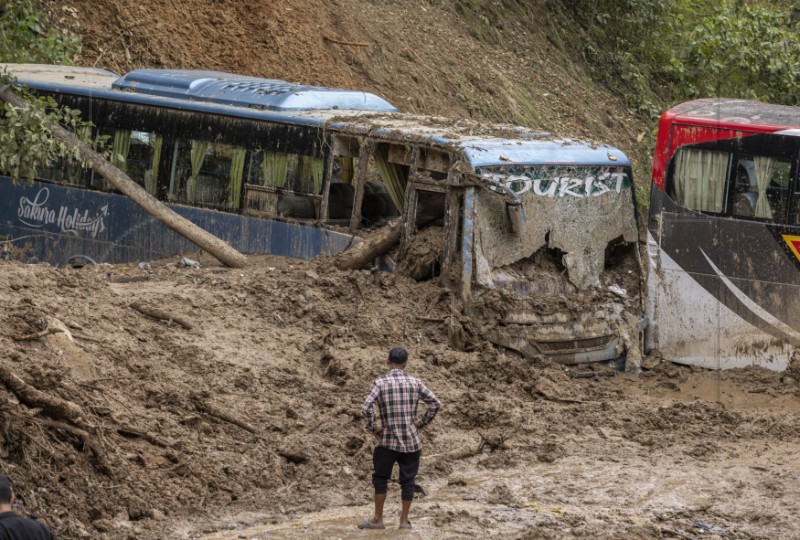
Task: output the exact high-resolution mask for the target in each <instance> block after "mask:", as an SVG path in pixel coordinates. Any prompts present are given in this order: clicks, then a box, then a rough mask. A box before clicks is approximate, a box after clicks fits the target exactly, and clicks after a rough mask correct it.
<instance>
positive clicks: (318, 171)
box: [309, 158, 325, 193]
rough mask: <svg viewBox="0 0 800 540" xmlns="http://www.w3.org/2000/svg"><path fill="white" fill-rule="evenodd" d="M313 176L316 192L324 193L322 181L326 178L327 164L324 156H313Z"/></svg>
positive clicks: (311, 161)
mask: <svg viewBox="0 0 800 540" xmlns="http://www.w3.org/2000/svg"><path fill="white" fill-rule="evenodd" d="M309 161H310V163H309V166H310V167H311V178H312V179H313V180H314V193H322V181H323V180H324V179H325V165H324V163H323V161H322V158H311V159H310V160H309Z"/></svg>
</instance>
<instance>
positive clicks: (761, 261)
mask: <svg viewBox="0 0 800 540" xmlns="http://www.w3.org/2000/svg"><path fill="white" fill-rule="evenodd" d="M721 131H722V130H721ZM798 141H800V138H798V137H792V136H784V135H773V134H745V135H742V136H739V137H733V138H730V137H725V136H724V134H723V135H722V137H721V139H720V140H712V141H708V142H701V143H696V144H686V145H683V146H680V147H679V148H677V150H676V151H675V152H674V154H673V156H672V158H671V159H670V161H669V164H668V167H667V179H666V183H665V190H664V192H662V193H654V194H653V198H652V200H651V204H652V205H653V206H652V207H651V222H650V227H649V229H650V235H649V238H648V254H649V259H650V268H649V275H648V297H649V301H648V315H649V317H650V330H649V336H648V346H649V347H651V348H657V349H659V350H660V351H661V353H662V355H663V356H664V358H666V359H669V360H673V361H677V362H684V363H689V364H694V365H701V366H703V367H709V368H717V369H719V368H731V367H743V366H746V365H752V364H759V365H765V367H772V368H773V369H780V365H782V364H785V363H786V362H788V357H789V354H790V350H791V349H792V347H793V345H792V344H793V343H800V295H799V294H798V293H800V290H798V287H800V256H797V255H795V253H793V252H792V243H791V240H792V238H794V237H795V236H796V237H797V240H798V246H799V247H800V227H797V225H796V224H797V204H798V202H797V198H796V196H795V193H796V192H797V191H798V189H797V157H798ZM654 191H655V190H654ZM798 253H800V251H798Z"/></svg>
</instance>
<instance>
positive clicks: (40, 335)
mask: <svg viewBox="0 0 800 540" xmlns="http://www.w3.org/2000/svg"><path fill="white" fill-rule="evenodd" d="M63 331H64V329H63V328H53V327H52V326H48V327H47V328H45V329H44V330H42V331H41V332H36V333H34V334H26V335H24V336H14V340H15V341H30V340H33V339H41V338H43V337H45V336H49V335H50V334H59V333H61V332H63Z"/></svg>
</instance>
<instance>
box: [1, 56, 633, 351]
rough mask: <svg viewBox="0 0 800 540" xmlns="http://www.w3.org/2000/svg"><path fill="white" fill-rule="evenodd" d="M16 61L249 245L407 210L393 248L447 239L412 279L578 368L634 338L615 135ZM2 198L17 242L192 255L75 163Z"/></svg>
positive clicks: (8, 234) (185, 75) (4, 229)
mask: <svg viewBox="0 0 800 540" xmlns="http://www.w3.org/2000/svg"><path fill="white" fill-rule="evenodd" d="M5 68H6V69H7V70H8V71H9V72H10V73H11V74H12V75H13V76H15V77H16V78H17V80H18V81H19V83H20V84H24V85H26V86H27V87H28V88H30V89H31V90H32V91H34V92H35V93H37V94H40V95H47V96H51V97H53V98H54V99H55V100H56V102H58V103H59V104H61V105H64V106H67V107H70V108H72V109H76V110H79V111H80V112H81V114H82V117H83V119H85V120H88V121H91V122H92V124H93V125H94V127H93V128H92V129H93V130H94V131H95V133H94V134H93V135H95V136H107V140H108V145H109V150H110V158H109V159H110V160H111V161H112V163H113V164H114V165H116V166H117V167H118V168H120V169H121V170H123V171H124V172H126V173H127V175H128V176H129V177H130V178H131V179H133V180H134V181H135V182H137V183H138V184H139V185H140V186H141V187H142V189H144V190H146V191H147V192H148V193H150V194H151V195H152V196H154V197H156V198H158V199H160V200H161V201H163V202H164V203H165V204H167V205H168V206H170V207H171V208H172V209H174V210H175V211H176V212H177V213H179V214H181V215H183V216H184V217H186V218H188V219H189V220H191V221H192V222H194V223H196V224H197V225H199V226H200V227H202V228H204V229H206V230H207V231H209V232H210V233H211V234H214V235H216V236H218V237H220V238H221V239H223V240H225V241H226V242H228V243H229V244H230V245H232V246H233V247H234V248H236V249H238V250H239V251H241V252H244V253H270V254H275V255H283V256H288V257H295V258H301V259H311V258H313V257H316V256H317V255H320V254H334V253H337V252H340V251H342V250H344V249H345V248H346V247H347V246H348V245H350V244H351V242H352V241H353V239H354V237H359V236H362V235H364V234H365V233H367V232H368V231H369V230H370V229H373V228H376V227H380V226H382V225H384V224H386V223H387V222H388V221H389V220H392V219H394V218H397V217H400V218H401V219H402V224H403V225H402V238H401V242H400V247H399V249H398V250H397V254H398V255H397V257H398V259H402V256H403V254H408V253H411V252H413V250H412V249H410V248H411V247H413V245H414V243H415V242H418V241H420V239H421V238H422V237H424V238H425V240H426V241H427V242H429V243H432V244H433V245H435V246H436V249H434V253H433V255H432V257H431V259H430V261H429V263H428V264H425V265H423V266H424V269H423V271H421V272H418V273H417V275H415V277H417V279H429V278H436V279H439V280H440V281H441V283H442V284H443V285H445V286H447V287H451V288H453V289H454V290H455V291H457V293H458V294H460V295H461V297H462V299H463V300H464V302H465V306H467V307H466V309H467V310H469V311H470V314H471V315H473V316H474V317H476V320H479V321H480V323H479V324H478V327H479V328H480V331H481V333H482V334H483V335H484V336H485V337H487V338H489V339H491V340H492V341H494V342H495V343H497V344H499V345H501V346H503V347H506V348H508V349H513V350H516V351H519V352H520V353H522V354H523V355H525V356H535V355H546V356H549V357H551V358H553V359H555V360H558V361H562V362H571V363H575V362H587V361H596V360H607V359H612V358H618V357H620V356H621V355H624V354H626V351H629V350H630V349H631V348H632V347H634V348H637V350H638V337H637V335H636V330H635V329H634V330H631V332H630V334H631V335H628V334H629V332H627V330H625V331H621V330H620V328H622V327H623V326H625V328H627V326H626V325H627V323H628V321H630V320H634V319H636V320H638V311H637V310H639V309H640V306H639V305H638V298H639V287H640V284H639V275H640V273H639V269H638V258H637V256H636V252H637V238H638V235H637V224H636V208H635V203H634V197H633V189H632V188H633V186H632V182H633V178H632V173H631V165H630V162H629V160H628V159H627V157H626V156H625V155H624V154H623V153H622V152H621V151H620V150H618V149H616V148H613V147H611V146H607V145H604V144H599V143H595V142H591V141H589V142H584V141H578V140H572V139H564V138H556V137H553V136H551V135H549V134H547V133H544V132H539V131H534V130H529V129H525V128H520V127H514V126H508V125H485V124H480V123H478V122H475V121H472V120H451V119H445V118H438V117H427V116H416V115H409V114H403V113H399V112H398V111H397V110H396V109H395V107H393V106H392V105H391V104H390V103H388V102H387V101H385V100H384V99H382V98H380V97H378V96H376V95H374V94H370V93H366V92H359V91H352V90H342V89H331V88H321V87H313V86H304V85H298V84H291V83H287V82H285V81H280V80H269V79H260V78H254V77H247V76H242V75H234V74H228V73H221V72H216V71H193V70H170V69H138V70H135V71H132V72H130V73H128V74H126V75H123V76H119V75H117V74H114V73H111V72H109V71H105V70H102V69H91V68H82V67H64V66H45V65H25V64H9V65H6V66H5ZM0 201H2V202H0V235H1V236H0V239H2V242H3V243H2V245H3V246H4V253H5V255H6V257H14V258H17V259H20V260H23V261H28V262H37V261H40V262H49V263H51V264H56V265H57V264H64V263H65V262H66V261H68V260H71V259H73V258H75V257H76V256H79V257H82V258H85V259H91V260H93V261H96V262H109V263H125V262H137V261H145V260H152V259H159V258H165V257H170V256H175V255H177V254H182V253H187V252H191V251H193V250H196V248H194V246H193V245H192V244H190V243H189V242H188V241H187V240H185V239H184V238H182V237H181V236H179V235H178V234H176V233H174V232H173V231H171V230H170V229H168V228H166V227H165V226H164V225H163V224H161V223H160V222H159V221H157V220H155V219H154V218H153V217H151V216H150V215H149V214H147V213H146V212H144V211H143V210H142V209H141V208H139V207H138V206H137V205H136V204H134V203H133V202H132V201H131V200H130V199H128V198H127V197H126V196H124V195H122V194H121V193H118V192H115V190H114V189H113V187H112V186H111V185H109V184H108V183H107V182H106V181H105V180H104V179H103V178H101V177H99V176H98V175H96V174H94V173H93V171H91V170H89V169H86V168H83V167H81V165H80V164H78V163H74V162H70V161H66V160H62V161H57V162H55V163H50V164H47V165H46V166H43V167H41V168H40V169H39V170H38V171H37V175H36V179H35V181H33V182H32V183H22V182H16V183H15V182H13V181H12V180H11V179H10V178H8V177H0ZM401 262H402V261H401ZM390 266H391V264H390Z"/></svg>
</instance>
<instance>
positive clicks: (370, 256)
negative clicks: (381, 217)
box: [334, 218, 403, 270]
mask: <svg viewBox="0 0 800 540" xmlns="http://www.w3.org/2000/svg"><path fill="white" fill-rule="evenodd" d="M402 232H403V220H402V218H395V219H393V220H392V221H390V222H389V223H387V224H386V225H384V226H383V227H381V228H380V229H378V230H377V231H375V232H374V233H373V234H371V235H369V236H368V237H367V238H365V239H364V240H362V241H361V242H359V243H358V244H355V245H354V246H352V247H350V248H349V249H346V250H344V251H343V252H341V253H339V254H337V255H336V256H335V257H334V264H335V265H336V267H337V268H339V269H340V270H356V269H358V268H361V267H362V266H364V265H365V264H367V263H368V262H370V261H373V260H374V259H375V258H376V257H380V256H381V255H383V254H384V253H386V252H387V251H389V250H390V249H392V247H394V245H395V244H397V243H398V242H399V241H400V235H401V233H402Z"/></svg>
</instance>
